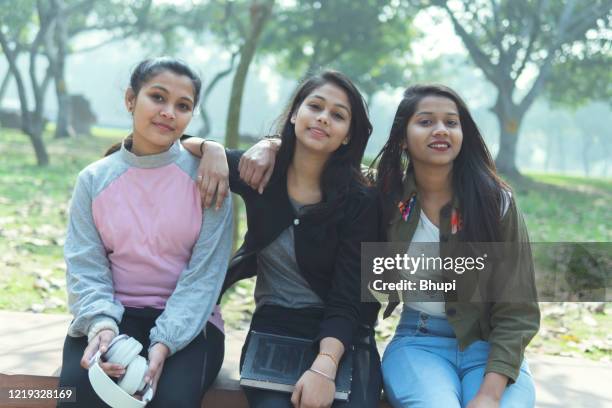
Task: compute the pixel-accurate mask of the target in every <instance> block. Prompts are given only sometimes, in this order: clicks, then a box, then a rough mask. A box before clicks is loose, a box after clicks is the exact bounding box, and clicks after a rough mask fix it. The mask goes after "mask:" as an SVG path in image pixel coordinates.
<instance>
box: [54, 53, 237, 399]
mask: <svg viewBox="0 0 612 408" xmlns="http://www.w3.org/2000/svg"><path fill="white" fill-rule="evenodd" d="M200 87H201V82H200V79H199V77H198V76H197V75H196V74H195V73H194V72H193V71H192V70H191V69H190V68H189V67H188V66H186V65H185V64H184V63H182V62H180V61H177V60H174V59H170V58H156V59H150V60H145V61H142V62H141V63H140V64H138V66H137V67H136V68H135V70H134V72H133V74H132V76H131V79H130V87H129V88H128V90H127V91H126V94H125V104H126V108H127V110H128V111H129V112H130V113H131V114H132V117H133V129H132V134H131V135H130V136H129V137H128V138H127V139H125V140H124V141H123V143H121V144H120V145H118V146H115V147H114V148H111V149H110V151H109V152H108V153H107V156H106V157H105V158H103V159H101V160H99V161H97V162H95V163H93V164H91V165H89V166H88V167H86V168H85V169H84V170H83V171H81V173H80V174H79V177H78V179H77V183H76V187H75V190H74V194H73V196H72V202H71V209H70V221H69V225H68V234H67V237H66V244H65V248H64V255H65V258H66V263H67V288H68V297H69V304H70V310H71V312H72V313H73V314H74V320H73V321H72V323H71V324H70V327H69V330H68V336H67V337H66V340H65V343H64V351H63V364H62V372H61V375H60V386H66V387H76V402H77V405H75V404H74V403H68V402H67V403H65V404H64V403H60V404H59V405H60V406H70V407H72V406H80V407H88V408H89V407H96V406H106V404H104V403H103V402H102V401H101V400H100V399H99V397H98V396H97V395H96V394H95V392H94V391H93V389H92V387H91V385H90V384H89V380H88V375H87V371H86V369H87V368H88V365H89V361H90V358H91V357H92V356H93V355H94V354H95V353H96V352H97V351H98V350H100V351H101V352H105V351H106V350H107V348H108V345H109V343H110V342H111V340H112V339H113V338H114V337H115V336H117V335H118V334H127V335H129V336H131V337H134V338H135V339H136V340H138V341H139V342H140V343H142V345H143V352H142V354H143V356H146V357H147V358H148V370H147V373H146V375H145V381H146V382H148V383H150V384H151V386H152V387H153V389H154V390H155V396H154V398H153V400H152V401H151V402H150V404H149V406H151V407H194V408H195V407H199V406H200V404H201V399H202V396H203V393H204V392H205V390H206V389H207V387H208V386H209V385H210V384H211V383H212V381H213V380H214V378H215V377H216V375H217V373H218V371H219V369H220V368H221V363H222V359H223V341H224V335H223V321H222V319H221V316H220V314H219V311H218V310H216V309H215V304H216V301H217V298H218V296H219V293H220V290H221V286H222V284H223V279H224V277H225V273H226V269H227V264H228V259H229V256H230V251H231V246H232V243H231V230H232V213H231V202H230V200H226V201H225V203H224V205H223V207H222V208H221V209H220V210H218V211H207V210H204V211H203V209H202V203H201V198H200V193H199V189H198V185H197V183H196V181H195V180H196V174H197V167H198V160H196V159H195V158H194V157H193V156H192V155H191V154H190V153H189V152H188V151H186V150H185V149H184V148H183V147H182V146H181V144H180V143H179V142H178V139H179V137H180V136H181V135H182V134H183V131H184V129H185V128H186V127H187V125H188V123H189V121H190V120H191V118H192V115H193V111H194V108H195V106H196V104H197V102H198V96H199V92H200ZM194 220H196V221H195V222H194ZM102 368H103V369H104V371H105V372H106V373H107V374H108V375H110V376H114V377H121V376H122V375H123V374H124V373H125V367H122V366H119V365H117V364H112V363H103V364H102Z"/></svg>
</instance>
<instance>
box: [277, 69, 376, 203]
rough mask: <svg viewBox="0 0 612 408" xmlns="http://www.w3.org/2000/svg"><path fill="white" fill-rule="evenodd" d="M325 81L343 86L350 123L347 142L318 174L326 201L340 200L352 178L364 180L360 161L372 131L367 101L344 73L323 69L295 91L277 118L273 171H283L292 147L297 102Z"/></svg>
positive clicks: (289, 159)
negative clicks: (277, 147)
mask: <svg viewBox="0 0 612 408" xmlns="http://www.w3.org/2000/svg"><path fill="white" fill-rule="evenodd" d="M325 84H333V85H335V86H337V87H339V88H340V89H342V90H343V91H344V92H345V93H346V95H347V97H348V100H349V103H350V108H351V123H350V126H349V131H348V137H349V142H348V143H347V144H346V145H340V147H339V148H338V149H337V150H336V151H335V152H333V153H332V154H331V156H330V157H329V159H328V160H327V162H326V163H325V167H324V169H323V173H322V174H321V191H322V195H323V201H324V202H326V203H333V202H337V200H341V199H342V198H343V197H344V196H345V195H346V192H347V191H348V188H349V186H350V183H351V181H354V180H356V181H358V182H360V183H365V178H364V177H363V176H362V174H361V160H362V159H363V154H364V152H365V148H366V144H367V143H368V139H369V138H370V135H371V134H372V124H371V123H370V118H369V116H368V108H367V104H366V102H365V100H364V98H363V96H362V95H361V93H359V90H357V87H356V86H355V85H354V84H353V82H352V81H351V80H350V79H349V78H348V77H347V76H346V75H344V74H342V73H340V72H338V71H333V70H325V71H322V72H321V73H319V74H317V75H314V76H312V77H310V78H308V79H306V80H305V81H304V82H303V83H302V84H301V85H300V87H299V88H298V89H297V90H296V92H295V94H294V96H293V98H292V100H291V102H290V103H289V105H288V106H287V109H286V111H285V113H284V114H283V115H282V116H281V118H280V120H279V133H280V136H281V139H282V143H281V148H280V149H279V151H278V155H277V159H276V160H277V161H276V163H277V164H276V166H277V168H278V172H277V173H276V174H286V172H287V169H288V168H289V165H290V164H291V161H292V160H293V153H294V150H295V143H296V141H295V140H296V136H295V126H294V124H293V123H291V120H290V119H291V116H292V115H293V114H294V113H295V112H297V110H298V109H299V107H300V105H301V104H302V102H304V100H305V99H306V98H307V97H308V95H310V94H311V93H312V92H313V91H314V90H315V89H317V88H320V87H322V86H323V85H325Z"/></svg>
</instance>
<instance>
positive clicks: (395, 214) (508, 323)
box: [375, 86, 540, 408]
mask: <svg viewBox="0 0 612 408" xmlns="http://www.w3.org/2000/svg"><path fill="white" fill-rule="evenodd" d="M375 166H376V170H377V172H376V183H377V186H378V187H379V189H380V190H381V191H382V192H383V196H384V197H385V206H386V225H388V228H387V240H388V241H394V242H399V241H402V242H410V245H409V248H408V251H407V253H408V255H409V256H414V257H419V256H424V255H425V253H426V255H427V256H433V257H436V256H437V257H441V258H444V259H446V258H445V257H446V256H449V255H451V254H452V253H454V252H452V250H451V249H449V248H452V245H453V244H454V243H455V244H456V243H459V246H461V244H462V243H464V244H463V245H464V246H465V243H476V242H480V243H482V242H488V243H491V242H496V243H497V242H499V243H504V245H508V249H507V250H505V252H504V251H501V255H500V253H499V251H498V255H499V256H498V257H497V258H495V257H494V258H495V259H496V260H497V261H496V262H493V261H492V260H491V262H485V263H487V264H493V265H494V266H493V267H491V266H490V265H489V266H487V267H486V268H485V271H486V272H491V270H490V269H495V270H493V275H492V276H494V277H493V278H492V279H491V280H489V281H488V283H487V284H486V285H485V284H483V281H482V280H483V275H484V272H480V273H468V272H466V273H463V274H461V275H459V274H458V272H457V270H456V269H455V270H454V271H452V270H451V271H450V272H449V271H448V270H444V271H436V270H432V271H429V270H428V271H425V272H423V271H418V272H417V275H418V274H421V275H420V276H421V277H423V273H427V274H429V276H428V279H429V281H431V282H434V283H435V282H442V283H443V282H451V281H453V280H456V281H457V286H456V287H453V290H452V291H448V293H444V292H442V291H441V290H439V291H437V292H436V291H434V292H433V297H432V298H427V300H428V301H424V300H425V299H426V297H424V295H425V294H424V293H418V292H417V294H415V293H414V292H409V291H404V292H403V294H402V296H403V297H402V299H401V300H403V302H404V307H403V311H402V315H401V320H400V323H399V325H398V327H397V329H396V333H395V336H394V338H393V340H392V341H391V343H390V344H389V346H388V347H387V349H386V351H385V354H384V357H383V365H382V369H383V378H384V384H385V393H386V394H387V397H388V399H389V400H390V402H391V404H392V405H393V406H394V407H396V408H397V407H410V408H413V407H414V408H420V407H432V408H433V407H444V408H453V407H469V408H485V407H499V406H501V407H502V408H507V407H521V408H526V407H533V405H534V401H535V390H534V385H533V380H532V378H531V374H530V372H529V368H528V367H527V364H526V362H525V361H524V359H523V353H524V350H525V347H526V346H527V344H528V343H529V341H530V340H531V339H532V338H533V336H534V335H535V334H536V332H537V330H538V327H539V320H540V314H539V309H538V304H537V302H536V301H535V300H536V297H535V285H534V284H533V263H532V260H531V253H530V250H529V244H528V237H527V231H526V229H525V225H524V222H523V219H522V216H521V214H520V212H519V211H518V209H517V207H516V204H515V202H514V199H513V197H512V194H511V190H510V188H509V187H508V186H507V185H506V184H505V183H504V182H503V181H502V180H501V179H500V178H499V177H498V176H497V174H496V170H495V165H494V163H493V160H492V159H491V155H490V153H489V151H488V150H487V148H486V146H485V143H484V141H483V139H482V136H481V134H480V132H479V130H478V128H477V126H476V124H475V123H474V120H473V119H472V117H471V115H470V113H469V111H468V109H467V107H466V105H465V103H464V102H463V101H462V100H461V98H460V97H459V96H458V95H457V94H456V93H455V92H454V91H452V90H451V89H449V88H447V87H444V86H414V87H411V88H408V89H407V90H406V91H405V93H404V97H403V99H402V101H401V103H400V105H399V107H398V109H397V113H396V115H395V119H394V122H393V127H392V129H391V135H390V137H389V140H388V141H387V143H386V145H385V147H384V148H383V150H382V151H381V153H380V154H379V156H378V158H377V160H376V162H375ZM422 243H428V244H422ZM473 246H477V245H473ZM493 252H495V251H493ZM509 254H511V255H509ZM504 257H505V258H504ZM453 275H454V276H453ZM514 275H517V276H514ZM518 275H520V276H518ZM502 279H503V281H502ZM516 282H519V284H516ZM433 287H435V285H434V286H433ZM440 287H441V286H440ZM512 289H513V290H515V291H516V290H517V289H518V290H520V295H521V296H522V298H521V299H522V300H521V299H519V298H518V297H514V298H513V296H514V295H516V294H517V293H516V292H514V293H512V292H510V294H508V291H511V290H512ZM504 296H505V297H504ZM474 299H479V301H474ZM398 300H399V299H398ZM468 300H471V301H468ZM396 305H397V303H393V302H392V303H391V304H390V307H388V308H387V313H386V315H388V314H389V313H390V312H391V311H392V310H393V308H394V306H396Z"/></svg>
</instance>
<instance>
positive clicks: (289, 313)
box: [240, 305, 382, 408]
mask: <svg viewBox="0 0 612 408" xmlns="http://www.w3.org/2000/svg"><path fill="white" fill-rule="evenodd" d="M322 316H323V313H322V310H320V309H288V308H284V307H280V306H267V305H266V306H263V307H262V308H261V309H260V310H258V311H257V312H255V314H254V315H253V320H252V321H251V327H250V329H249V335H247V339H246V341H245V344H244V346H243V347H242V355H241V356H240V369H241V370H242V364H243V362H244V355H245V353H246V350H247V346H248V344H249V339H250V333H251V331H253V330H255V331H258V332H263V333H272V334H280V335H285V336H293V337H302V338H309V339H314V338H315V337H316V335H317V333H318V330H319V324H320V322H321V318H322ZM353 345H354V346H355V352H354V361H353V380H352V382H351V393H350V397H349V400H348V401H346V402H343V401H335V402H334V404H333V405H332V407H333V408H368V407H377V406H378V401H379V399H380V392H381V389H382V375H381V371H380V356H379V354H378V350H377V349H376V342H375V340H374V330H373V329H371V328H365V327H364V328H360V329H359V330H358V333H357V334H356V335H355V337H354V338H353ZM243 389H244V392H245V394H246V397H247V400H248V401H249V406H250V407H251V408H293V405H292V404H291V394H289V393H283V392H276V391H268V390H260V389H256V388H250V387H244V388H243Z"/></svg>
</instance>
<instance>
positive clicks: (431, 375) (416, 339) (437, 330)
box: [382, 307, 535, 408]
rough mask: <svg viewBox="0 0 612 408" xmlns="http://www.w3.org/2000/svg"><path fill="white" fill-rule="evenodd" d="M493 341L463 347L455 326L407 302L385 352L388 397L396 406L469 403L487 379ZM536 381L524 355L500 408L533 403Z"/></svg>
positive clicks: (451, 407)
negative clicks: (418, 309) (459, 344)
mask: <svg viewBox="0 0 612 408" xmlns="http://www.w3.org/2000/svg"><path fill="white" fill-rule="evenodd" d="M489 348H490V346H489V343H488V342H486V341H476V342H474V343H472V344H470V346H469V347H467V348H466V349H465V350H463V351H460V350H459V347H458V345H457V339H456V338H455V333H454V331H453V328H452V326H451V325H450V324H449V323H448V320H446V319H445V318H439V317H432V316H429V315H427V314H425V313H421V312H417V311H415V310H412V309H410V308H407V307H405V308H404V311H403V312H402V316H401V319H400V322H399V324H398V326H397V329H396V331H395V336H394V337H393V340H391V343H389V345H388V346H387V349H386V350H385V353H384V355H383V361H382V372H383V381H384V387H385V394H386V396H387V399H388V400H389V402H390V403H391V405H393V407H394V408H399V407H402V408H403V407H407V408H425V407H428V408H459V407H466V406H467V405H468V404H469V402H470V401H471V400H472V399H473V398H474V397H475V396H476V393H477V392H478V389H479V388H480V385H481V383H482V380H483V378H484V374H485V367H486V365H487V357H488V355H489ZM534 404H535V387H534V384H533V379H532V377H531V373H530V371H529V367H528V365H527V362H526V361H525V360H523V364H522V366H521V371H520V374H519V376H518V378H517V381H516V382H515V383H514V384H512V385H509V386H508V387H507V388H506V390H505V391H504V394H503V396H502V400H501V404H500V407H501V408H515V407H516V408H529V407H533V406H534Z"/></svg>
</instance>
